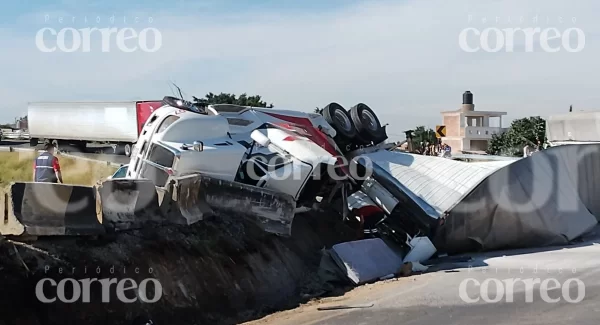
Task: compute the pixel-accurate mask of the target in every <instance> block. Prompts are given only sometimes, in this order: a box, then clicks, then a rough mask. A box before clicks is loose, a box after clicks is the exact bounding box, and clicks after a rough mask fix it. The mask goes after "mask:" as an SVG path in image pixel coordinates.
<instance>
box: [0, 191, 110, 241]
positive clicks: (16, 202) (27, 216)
mask: <svg viewBox="0 0 600 325" xmlns="http://www.w3.org/2000/svg"><path fill="white" fill-rule="evenodd" d="M2 201H3V202H2V205H3V220H2V223H1V224H0V233H1V234H2V235H14V236H21V235H23V236H65V235H66V236H85V235H101V234H104V227H103V226H102V224H101V220H100V219H101V217H100V213H99V211H98V209H97V206H96V195H95V191H94V188H93V187H89V186H75V185H65V184H53V183H33V182H28V183H12V184H11V185H10V188H9V190H8V192H7V193H6V194H5V195H4V198H3V200H2Z"/></svg>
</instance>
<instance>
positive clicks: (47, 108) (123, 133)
mask: <svg viewBox="0 0 600 325" xmlns="http://www.w3.org/2000/svg"><path fill="white" fill-rule="evenodd" d="M161 106H162V102H161V101H122V102H37V103H29V105H28V109H27V118H28V121H29V134H30V144H31V145H32V146H37V144H38V142H39V141H40V140H45V141H49V142H52V143H53V144H54V145H55V146H57V147H63V148H64V147H65V146H74V147H76V148H77V149H78V150H84V149H85V147H86V145H87V144H88V143H92V142H95V143H105V144H111V145H113V147H114V148H115V152H119V153H123V154H125V155H127V156H129V155H130V154H131V148H132V144H133V143H135V142H136V141H137V138H138V135H139V132H140V131H141V129H142V127H143V125H144V123H145V122H146V120H147V119H148V117H149V116H150V115H151V114H152V113H153V112H154V110H156V109H158V108H160V107H161Z"/></svg>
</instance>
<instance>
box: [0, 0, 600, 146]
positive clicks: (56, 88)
mask: <svg viewBox="0 0 600 325" xmlns="http://www.w3.org/2000/svg"><path fill="white" fill-rule="evenodd" d="M576 4H577V5H574V4H573V3H571V2H568V1H559V0H532V1H519V0H504V1H493V0H487V1H486V0H453V1H446V0H420V1H416V0H402V1H392V0H385V1H378V0H370V1H358V0H356V1H351V0H345V1H342V0H329V1H313V0H308V1H289V0H279V1H275V0H268V1H267V0H262V1H260V0H255V1H233V0H221V1H217V0H205V1H203V0H200V1H189V0H182V1H177V0H176V1H172V2H166V1H127V2H121V1H113V0H109V1H94V0H89V1H78V0H63V1H11V2H5V3H3V5H2V10H0V40H2V41H3V48H4V50H3V51H0V73H1V74H2V76H3V77H2V78H0V95H2V96H3V104H2V106H0V121H10V120H12V119H13V118H14V117H15V116H19V115H22V114H24V112H25V111H26V105H27V102H29V101H43V100H134V99H154V98H162V97H163V96H165V95H169V94H170V92H171V90H170V88H169V82H173V81H175V82H177V83H178V84H179V85H180V86H181V87H182V88H183V90H184V91H185V93H186V94H187V95H188V96H192V95H195V96H202V95H203V94H205V93H207V92H221V91H223V92H234V93H241V92H247V93H249V94H260V95H262V96H263V97H264V98H265V99H266V100H267V101H269V102H273V103H274V104H275V106H277V107H281V108H289V109H298V110H304V111H309V110H312V109H314V107H315V106H324V105H326V104H328V103H329V102H332V101H336V102H339V103H340V104H342V105H343V106H345V107H347V108H349V107H351V106H352V105H354V104H356V103H358V102H364V103H366V104H368V105H369V106H371V107H372V108H373V109H375V110H376V112H377V113H378V115H379V116H380V119H381V120H383V121H384V122H385V123H390V128H389V130H391V131H390V133H392V134H399V135H401V134H402V131H403V130H405V129H408V128H411V127H414V126H415V125H421V124H424V125H428V126H432V127H433V126H434V125H435V124H439V123H440V122H441V117H440V114H439V112H440V111H443V110H452V109H456V108H458V106H459V105H460V101H461V94H462V92H464V91H465V90H471V91H472V92H473V93H474V97H475V105H476V109H482V110H501V111H507V112H508V120H510V119H514V118H519V117H523V116H529V115H541V116H547V115H549V114H553V113H560V112H565V111H566V110H568V107H569V105H570V104H573V106H574V107H575V109H585V110H589V109H597V108H598V106H599V105H598V101H599V100H600V94H598V91H597V89H598V86H599V82H598V78H597V76H596V75H595V72H596V71H598V59H597V58H598V57H599V54H600V48H599V45H598V35H599V34H600V22H598V21H597V14H598V12H600V3H598V2H597V1H594V0H580V1H577V3H576ZM536 15H537V16H538V17H539V18H538V21H536V22H532V18H533V17H535V16H536ZM112 16H114V17H116V22H111V21H110V20H109V18H110V17H112ZM469 16H471V19H469ZM521 16H522V17H524V18H525V21H524V22H522V23H521V22H518V21H516V20H517V19H518V17H521ZM60 17H62V23H59V21H58V20H59V18H60ZM86 17H87V19H88V21H87V22H86V21H84V19H85V18H86ZM95 17H100V23H95V22H94V21H93V20H94V19H95ZM135 17H138V18H139V21H138V23H134V22H132V21H133V19H134V18H135ZM496 17H497V18H496ZM558 17H562V19H563V20H564V21H563V22H559V21H558ZM149 18H151V20H152V21H151V22H149V20H148V19H149ZM483 18H486V19H487V20H486V22H485V23H484V22H482V19H483ZM508 18H512V19H513V20H514V21H512V22H508V21H507V19H508ZM572 18H575V22H573V21H572ZM47 19H48V21H46V20H47ZM73 19H74V20H75V22H72V21H73ZM123 19H126V20H127V22H126V23H124V22H123ZM496 19H498V21H497V22H496V21H495V20H496ZM69 27H73V28H76V29H79V28H93V27H96V28H113V27H115V28H121V29H122V28H124V27H129V28H133V29H134V30H135V31H136V32H140V31H141V30H143V29H144V28H150V27H151V28H156V29H157V30H158V31H159V32H160V34H161V47H160V49H159V50H158V51H157V52H154V53H145V52H142V51H136V52H133V53H124V52H122V51H119V49H118V48H117V47H116V43H115V42H116V41H115V39H114V38H111V39H109V40H108V42H109V45H110V46H111V50H110V52H108V53H104V52H102V51H101V50H100V49H101V36H100V34H93V37H92V40H91V46H92V50H91V52H89V53H85V52H73V53H64V52H60V51H59V52H53V53H44V52H41V51H40V50H39V49H38V48H37V47H36V41H35V39H36V33H37V32H38V31H39V30H40V29H41V28H53V29H55V30H57V31H59V30H60V29H62V28H69ZM469 27H471V28H477V29H479V30H483V29H485V28H488V27H491V28H499V29H502V28H517V27H518V28H527V27H540V28H542V29H544V28H548V27H553V28H557V30H559V31H561V32H562V31H564V30H566V29H567V28H570V27H576V28H579V29H581V30H582V31H583V32H584V33H585V47H584V50H583V51H581V52H579V53H568V52H565V51H564V50H562V51H560V52H558V53H547V52H544V51H542V50H540V49H539V47H536V50H535V51H534V52H532V53H525V52H523V49H524V48H525V39H523V38H518V39H515V52H513V53H506V52H504V51H500V52H496V53H489V52H481V51H480V52H477V53H467V52H465V51H464V50H462V49H461V48H460V46H459V42H458V36H459V34H460V32H461V31H462V30H463V29H465V28H469ZM471 37H473V36H471ZM45 38H46V40H47V41H48V42H50V43H52V42H56V36H54V39H52V35H49V34H47V35H46V36H45ZM469 40H470V42H471V43H472V44H474V43H475V42H476V41H478V39H474V38H471V39H469ZM535 42H536V44H537V45H539V40H535ZM50 43H49V44H50Z"/></svg>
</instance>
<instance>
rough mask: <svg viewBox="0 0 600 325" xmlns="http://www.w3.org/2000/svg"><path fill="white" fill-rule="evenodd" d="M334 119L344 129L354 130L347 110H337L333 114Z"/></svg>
mask: <svg viewBox="0 0 600 325" xmlns="http://www.w3.org/2000/svg"><path fill="white" fill-rule="evenodd" d="M333 119H334V120H335V121H336V122H337V125H338V126H339V127H341V128H342V129H344V130H345V131H347V132H350V131H352V124H351V123H350V119H349V118H348V115H346V113H345V112H343V111H340V110H336V111H335V113H334V114H333Z"/></svg>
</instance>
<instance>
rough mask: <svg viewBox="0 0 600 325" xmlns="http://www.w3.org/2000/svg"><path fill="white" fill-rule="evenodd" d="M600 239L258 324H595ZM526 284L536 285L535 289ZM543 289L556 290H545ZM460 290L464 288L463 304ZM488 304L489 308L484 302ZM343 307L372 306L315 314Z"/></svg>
mask: <svg viewBox="0 0 600 325" xmlns="http://www.w3.org/2000/svg"><path fill="white" fill-rule="evenodd" d="M599 239H600V238H598V237H595V238H593V239H590V240H589V241H587V242H585V243H582V244H579V245H576V246H569V247H564V248H553V249H551V250H545V251H541V250H539V249H537V250H521V251H507V252H501V253H496V254H487V255H479V256H474V257H473V256H472V257H473V260H472V261H469V262H463V263H457V264H447V265H441V266H437V268H439V269H441V270H438V271H437V272H432V273H426V274H422V275H413V276H411V277H407V278H400V279H397V280H390V281H388V282H385V283H381V282H380V283H377V284H372V285H367V286H363V287H360V288H357V289H355V290H353V291H352V292H350V293H347V294H346V296H345V297H343V298H341V299H339V300H338V301H325V302H323V303H320V304H317V305H314V306H308V307H301V308H302V310H300V311H298V310H296V311H294V310H292V311H288V312H283V313H281V314H279V315H277V314H276V315H273V316H271V317H268V318H265V319H263V320H259V321H256V322H257V323H261V324H264V323H268V324H278V325H284V324H315V325H348V324H357V325H374V324H382V325H383V324H403V325H408V324H423V325H431V324H444V325H450V324H457V325H465V324H469V325H472V324H507V325H509V324H511V325H512V324H544V325H548V324H556V325H559V324H560V325H564V324H596V323H597V322H598V317H599V316H600V304H599V303H598V302H599V301H600V299H599V297H598V296H599V293H600V289H599V286H600V258H598V257H599V256H600V255H599V254H600V245H599V244H598V243H600V240H599ZM571 278H573V279H577V280H579V281H581V283H582V289H579V288H578V284H577V281H576V280H569V279H571ZM467 279H469V280H467ZM519 279H520V280H519ZM486 280H487V282H484V281H486ZM523 280H525V281H531V282H529V286H528V285H526V282H524V281H523ZM537 280H539V282H538V283H536V282H535V281H537ZM467 281H468V282H467ZM475 281H477V282H475ZM502 281H506V282H502ZM544 281H545V282H546V284H547V288H549V289H550V290H544V289H543V287H542V283H544ZM461 283H466V286H464V288H465V291H464V293H463V295H462V297H463V298H461V291H460V290H461ZM476 283H479V284H480V285H479V286H478V285H476ZM510 283H513V284H512V285H511V284H510ZM554 286H556V288H553V287H554ZM559 286H561V287H559ZM511 288H512V294H511V290H510V289H511ZM578 290H581V291H578ZM544 293H547V296H545V295H544ZM464 294H466V295H467V296H464ZM486 294H487V296H486ZM578 294H581V295H582V296H581V297H582V300H581V301H577V297H578ZM511 296H512V300H511V299H510V298H509V297H511ZM486 297H487V298H490V299H491V300H488V302H486V301H484V300H485V299H484V298H486ZM548 298H550V299H554V300H556V302H551V301H549V300H547V299H548ZM494 299H496V300H497V301H494ZM544 299H546V300H544ZM567 299H571V300H572V301H573V302H569V301H568V300H567ZM471 300H472V301H471ZM475 300H479V301H475ZM340 304H343V305H356V304H358V305H364V304H367V305H368V304H374V306H373V307H371V308H363V309H346V310H342V311H318V310H316V308H317V307H324V306H331V305H340Z"/></svg>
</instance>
